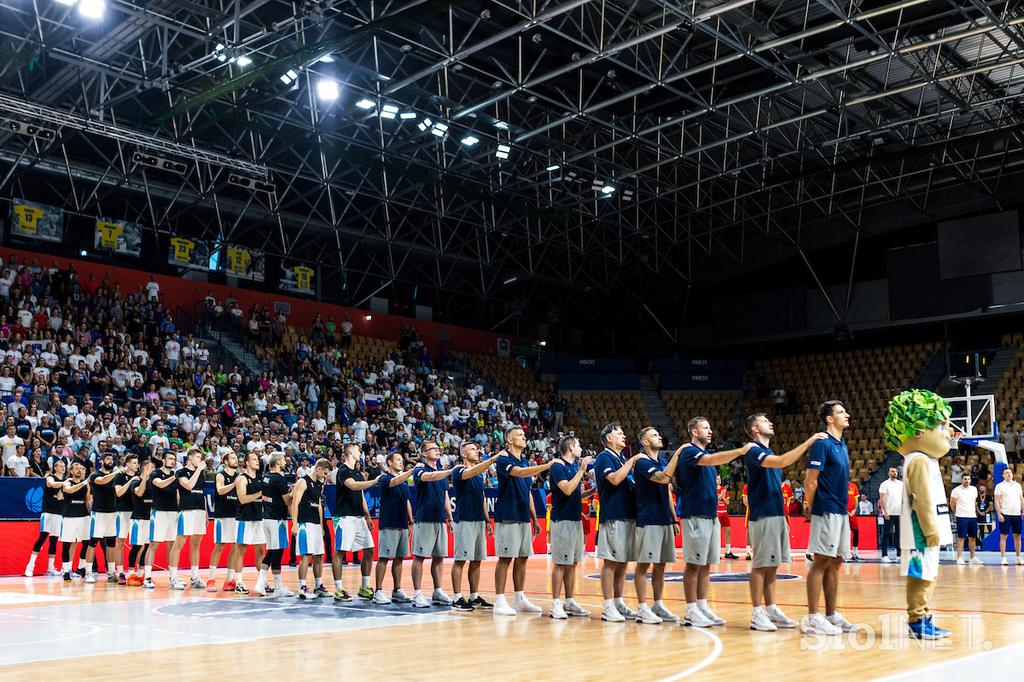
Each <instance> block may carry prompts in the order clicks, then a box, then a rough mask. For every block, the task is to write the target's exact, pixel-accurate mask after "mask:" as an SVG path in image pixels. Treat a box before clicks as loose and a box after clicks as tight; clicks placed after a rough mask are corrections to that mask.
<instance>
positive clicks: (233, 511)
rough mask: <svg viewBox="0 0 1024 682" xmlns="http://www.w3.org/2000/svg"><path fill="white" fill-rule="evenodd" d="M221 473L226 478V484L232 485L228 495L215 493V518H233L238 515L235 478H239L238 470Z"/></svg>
mask: <svg viewBox="0 0 1024 682" xmlns="http://www.w3.org/2000/svg"><path fill="white" fill-rule="evenodd" d="M220 475H221V476H222V477H223V478H224V485H230V486H231V490H229V491H228V492H227V494H226V495H221V494H219V493H215V498H214V504H213V517H214V518H215V519H233V518H235V517H236V516H238V493H237V492H236V491H235V479H236V478H238V471H235V473H233V474H229V473H228V472H226V471H222V472H220ZM215 485H216V484H215Z"/></svg>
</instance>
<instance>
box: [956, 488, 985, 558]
mask: <svg viewBox="0 0 1024 682" xmlns="http://www.w3.org/2000/svg"><path fill="white" fill-rule="evenodd" d="M949 506H950V507H951V508H952V510H953V514H954V516H955V517H956V565H957V566H963V565H965V564H966V563H967V562H965V561H964V539H965V538H966V539H967V541H968V542H967V544H968V546H969V548H970V550H971V563H972V564H980V563H983V562H982V560H981V559H979V558H978V557H976V556H974V550H975V546H976V545H977V543H978V489H977V488H975V487H974V486H973V485H971V472H969V471H964V472H963V474H962V477H961V479H960V485H958V486H956V487H955V488H953V492H952V494H950V496H949Z"/></svg>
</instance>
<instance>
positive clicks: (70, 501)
mask: <svg viewBox="0 0 1024 682" xmlns="http://www.w3.org/2000/svg"><path fill="white" fill-rule="evenodd" d="M72 483H74V481H72ZM88 495H89V485H88V484H86V485H83V486H82V487H81V488H79V489H78V491H77V492H73V493H67V492H66V493H64V509H63V511H64V513H63V515H64V516H67V517H76V516H77V517H82V516H88V515H89V510H88V509H86V508H85V498H86V497H87V496H88Z"/></svg>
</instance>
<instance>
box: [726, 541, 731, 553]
mask: <svg viewBox="0 0 1024 682" xmlns="http://www.w3.org/2000/svg"><path fill="white" fill-rule="evenodd" d="M731 552H732V545H731V544H730V543H728V542H727V543H725V553H726V554H729V553H731Z"/></svg>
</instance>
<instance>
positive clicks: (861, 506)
mask: <svg viewBox="0 0 1024 682" xmlns="http://www.w3.org/2000/svg"><path fill="white" fill-rule="evenodd" d="M874 513H875V505H873V504H871V500H869V499H868V498H866V497H864V496H863V495H861V497H860V502H858V503H857V516H871V515H872V514H874Z"/></svg>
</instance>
